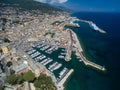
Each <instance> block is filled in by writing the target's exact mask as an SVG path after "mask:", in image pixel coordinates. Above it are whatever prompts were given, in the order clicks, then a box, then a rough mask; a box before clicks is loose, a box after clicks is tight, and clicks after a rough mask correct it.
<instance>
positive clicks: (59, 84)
mask: <svg viewBox="0 0 120 90" xmlns="http://www.w3.org/2000/svg"><path fill="white" fill-rule="evenodd" d="M73 71H74V70H73V69H71V70H70V71H69V72H68V73H67V74H66V75H65V76H64V77H63V79H61V81H60V82H58V87H59V88H60V90H63V89H64V86H63V85H64V83H65V82H66V80H67V79H68V77H69V76H70V75H71V74H72V73H73Z"/></svg>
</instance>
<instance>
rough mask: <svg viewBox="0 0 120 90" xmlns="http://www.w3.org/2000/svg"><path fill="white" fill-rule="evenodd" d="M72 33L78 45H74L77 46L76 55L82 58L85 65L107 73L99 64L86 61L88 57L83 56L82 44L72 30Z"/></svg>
mask: <svg viewBox="0 0 120 90" xmlns="http://www.w3.org/2000/svg"><path fill="white" fill-rule="evenodd" d="M71 32H72V38H74V41H75V42H76V43H74V45H75V46H76V55H77V56H80V57H81V59H82V61H83V62H84V64H85V65H88V66H91V67H94V68H96V69H98V70H102V71H105V70H106V69H105V67H103V66H101V65H98V64H96V63H94V62H92V61H89V60H88V59H86V57H85V56H84V55H83V50H82V47H81V45H80V42H79V40H78V38H77V35H76V34H75V33H74V32H73V31H72V30H71Z"/></svg>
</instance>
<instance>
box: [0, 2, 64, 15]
mask: <svg viewBox="0 0 120 90" xmlns="http://www.w3.org/2000/svg"><path fill="white" fill-rule="evenodd" d="M3 3H5V4H9V5H11V6H14V5H15V4H16V5H18V6H19V7H20V8H22V9H23V10H40V11H41V12H42V13H49V14H52V13H54V12H56V11H61V12H62V11H63V10H62V9H60V8H56V7H53V6H51V5H48V4H44V3H40V2H36V1H34V0H0V4H3ZM0 7H2V5H0Z"/></svg>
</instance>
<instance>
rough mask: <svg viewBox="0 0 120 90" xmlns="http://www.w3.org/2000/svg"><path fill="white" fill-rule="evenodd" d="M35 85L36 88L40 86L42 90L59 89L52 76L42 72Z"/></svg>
mask: <svg viewBox="0 0 120 90" xmlns="http://www.w3.org/2000/svg"><path fill="white" fill-rule="evenodd" d="M34 85H35V87H36V88H40V89H41V90H57V88H56V87H55V85H54V84H53V82H52V79H51V77H49V76H46V75H44V74H41V75H40V76H39V77H38V79H37V80H35V81H34Z"/></svg>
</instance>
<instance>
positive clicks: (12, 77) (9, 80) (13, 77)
mask: <svg viewBox="0 0 120 90" xmlns="http://www.w3.org/2000/svg"><path fill="white" fill-rule="evenodd" d="M6 82H7V83H9V84H11V85H15V84H16V83H17V76H16V75H15V74H12V75H10V76H9V77H8V78H7V79H6Z"/></svg>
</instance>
